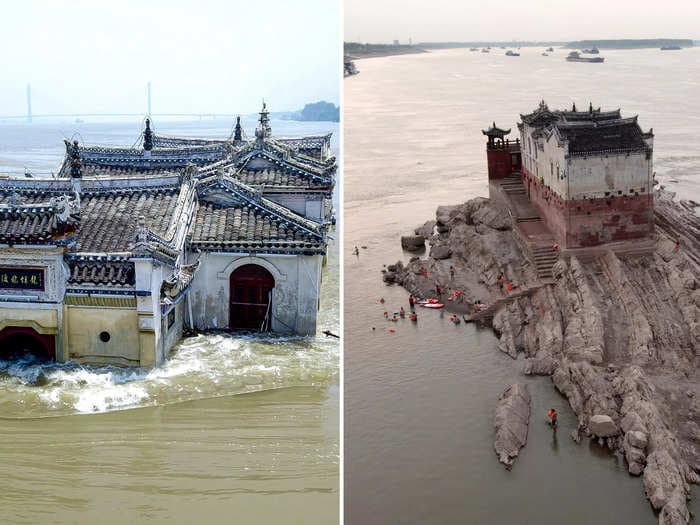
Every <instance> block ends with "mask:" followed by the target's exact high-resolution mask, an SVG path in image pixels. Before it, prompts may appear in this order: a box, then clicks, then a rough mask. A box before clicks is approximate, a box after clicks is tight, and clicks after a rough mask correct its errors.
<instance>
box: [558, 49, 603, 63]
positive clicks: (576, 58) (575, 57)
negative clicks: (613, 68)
mask: <svg viewBox="0 0 700 525" xmlns="http://www.w3.org/2000/svg"><path fill="white" fill-rule="evenodd" d="M566 60H567V61H568V62H602V61H604V60H605V59H604V58H603V57H582V56H581V55H580V53H579V52H578V51H572V52H571V53H569V54H568V55H567V57H566Z"/></svg>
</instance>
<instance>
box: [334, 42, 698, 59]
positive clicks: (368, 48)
mask: <svg viewBox="0 0 700 525" xmlns="http://www.w3.org/2000/svg"><path fill="white" fill-rule="evenodd" d="M666 46H679V47H681V48H687V47H695V46H696V42H695V41H694V40H692V39H682V38H639V39H632V38H630V39H617V40H612V39H610V40H574V41H570V42H565V41H549V42H548V41H528V42H514V41H511V42H496V41H492V42H487V41H483V42H421V43H418V44H416V45H401V44H399V45H393V44H360V43H357V42H345V44H344V47H345V55H346V56H349V57H350V58H352V59H353V60H360V59H363V58H373V57H384V56H393V55H408V54H416V53H429V52H430V51H429V50H433V49H456V48H472V47H475V48H482V47H491V48H519V47H558V48H566V49H587V48H588V49H590V48H594V47H596V48H598V49H650V48H651V49H653V48H657V49H658V48H661V47H666Z"/></svg>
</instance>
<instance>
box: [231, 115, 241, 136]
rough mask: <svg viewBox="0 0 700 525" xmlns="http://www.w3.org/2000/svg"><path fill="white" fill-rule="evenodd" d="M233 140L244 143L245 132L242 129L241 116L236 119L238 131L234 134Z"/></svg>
mask: <svg viewBox="0 0 700 525" xmlns="http://www.w3.org/2000/svg"><path fill="white" fill-rule="evenodd" d="M233 140H235V141H238V142H240V141H242V140H243V130H242V129H241V116H240V115H238V116H237V117H236V129H235V131H234V133H233Z"/></svg>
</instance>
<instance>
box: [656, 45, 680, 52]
mask: <svg viewBox="0 0 700 525" xmlns="http://www.w3.org/2000/svg"><path fill="white" fill-rule="evenodd" d="M679 49H683V48H682V47H681V46H663V47H662V48H661V51H678V50H679Z"/></svg>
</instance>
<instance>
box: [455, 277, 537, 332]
mask: <svg viewBox="0 0 700 525" xmlns="http://www.w3.org/2000/svg"><path fill="white" fill-rule="evenodd" d="M544 286H547V284H546V283H542V284H537V285H535V286H531V287H529V288H523V289H521V290H515V291H513V292H511V293H509V294H508V295H505V296H503V297H499V298H498V299H496V300H495V301H494V302H493V303H491V304H490V305H489V306H488V307H487V308H485V309H484V310H481V311H480V312H476V313H475V314H472V315H465V316H464V321H465V322H467V323H471V322H474V321H480V322H481V323H484V324H487V323H490V322H491V321H492V320H493V317H494V315H496V313H497V312H498V311H499V310H500V309H501V308H502V307H505V306H507V305H509V304H510V303H512V302H513V301H515V300H516V299H518V298H519V297H526V296H530V295H532V294H533V292H535V291H536V290H539V289H540V288H543V287H544Z"/></svg>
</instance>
